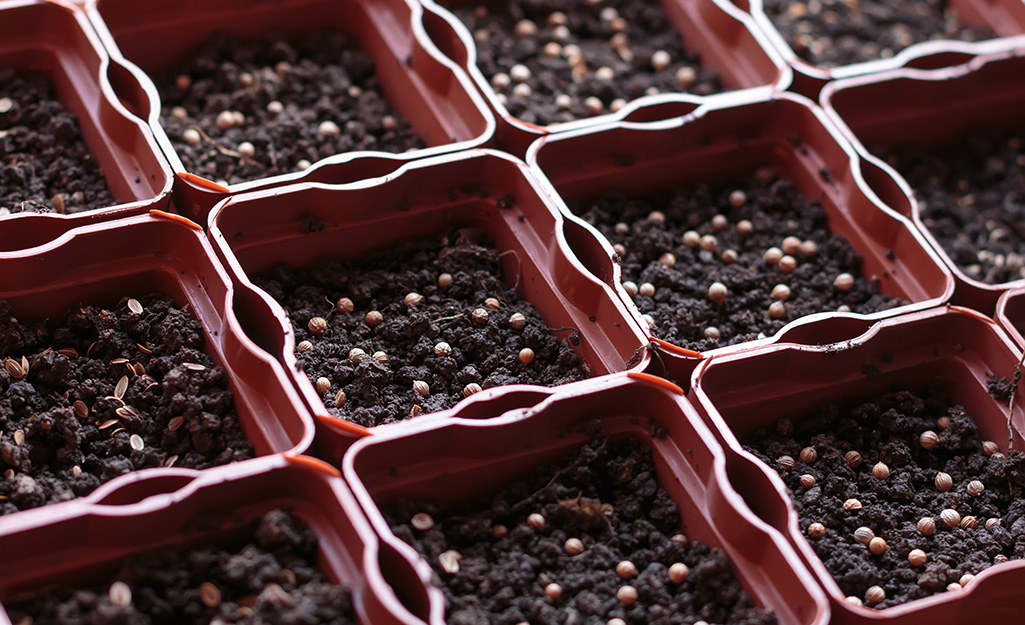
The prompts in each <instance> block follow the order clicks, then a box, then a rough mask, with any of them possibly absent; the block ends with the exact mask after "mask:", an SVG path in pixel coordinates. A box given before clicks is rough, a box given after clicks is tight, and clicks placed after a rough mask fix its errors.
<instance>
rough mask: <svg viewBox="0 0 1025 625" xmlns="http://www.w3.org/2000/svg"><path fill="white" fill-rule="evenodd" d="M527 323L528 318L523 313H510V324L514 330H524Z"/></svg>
mask: <svg viewBox="0 0 1025 625" xmlns="http://www.w3.org/2000/svg"><path fill="white" fill-rule="evenodd" d="M526 325H527V318H526V317H524V316H523V314H522V313H513V314H511V315H509V326H510V327H511V328H512V329H513V330H522V329H523V328H524V327H525V326H526Z"/></svg>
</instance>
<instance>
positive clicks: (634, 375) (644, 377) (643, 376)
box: [626, 371, 683, 395]
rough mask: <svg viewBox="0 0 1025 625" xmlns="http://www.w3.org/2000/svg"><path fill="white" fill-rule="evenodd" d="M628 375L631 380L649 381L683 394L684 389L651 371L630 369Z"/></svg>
mask: <svg viewBox="0 0 1025 625" xmlns="http://www.w3.org/2000/svg"><path fill="white" fill-rule="evenodd" d="M626 377H628V378H630V379H631V380H640V381H641V382H649V383H651V384H654V385H655V386H661V387H662V388H664V389H666V390H669V391H672V392H674V393H676V394H677V395H683V389H682V388H680V387H679V386H677V385H675V384H673V383H672V382H670V381H669V380H667V379H665V378H660V377H658V376H657V375H651V374H650V373H641V372H639V371H628V372H627V374H626Z"/></svg>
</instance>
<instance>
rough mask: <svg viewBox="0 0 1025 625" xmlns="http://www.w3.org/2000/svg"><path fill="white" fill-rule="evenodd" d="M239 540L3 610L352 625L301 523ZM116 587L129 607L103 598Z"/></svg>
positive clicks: (140, 619) (82, 624)
mask: <svg viewBox="0 0 1025 625" xmlns="http://www.w3.org/2000/svg"><path fill="white" fill-rule="evenodd" d="M246 533H247V537H246V538H245V539H244V540H236V541H235V542H236V543H238V544H237V545H235V546H234V547H230V546H229V547H226V546H225V545H224V544H206V545H203V546H200V547H196V548H194V549H191V550H182V549H163V550H159V551H153V552H148V553H143V554H139V555H136V556H133V557H131V558H129V559H127V560H126V561H125V562H124V563H123V565H122V566H121V570H120V571H119V572H118V573H117V574H116V576H115V577H114V578H113V579H111V582H110V583H107V584H103V585H95V586H91V587H87V588H81V587H79V588H72V587H68V586H57V587H54V588H50V589H48V590H46V591H43V592H42V593H39V594H38V595H36V596H35V597H33V598H32V599H30V600H27V601H24V602H21V603H13V604H9V605H7V606H6V607H7V609H8V610H9V613H10V616H11V620H12V622H14V623H16V624H19V625H20V624H21V623H25V624H26V625H28V624H34V625H45V624H47V623H53V624H55V625H57V624H59V625H87V624H88V625H106V624H108V623H109V624H111V625H114V624H118V625H148V624H151V623H152V624H154V625H160V624H167V625H178V624H180V623H181V624H195V625H200V624H202V625H207V623H212V624H225V623H237V624H238V625H263V624H266V625H278V624H281V625H307V624H313V623H316V624H317V625H321V624H323V625H350V624H351V625H355V623H356V622H357V621H356V616H355V612H354V610H353V606H352V596H351V594H350V592H349V590H348V589H347V588H345V587H343V586H338V585H335V584H331V583H330V582H329V581H328V580H327V578H326V577H325V576H324V574H323V573H321V572H320V570H318V569H317V549H318V546H317V537H316V535H315V534H314V533H313V532H312V531H311V530H310V529H309V528H308V527H307V526H306V525H305V524H303V523H302V522H301V521H298V520H296V519H294V518H292V517H291V516H289V515H288V514H287V513H285V512H282V511H280V510H277V511H274V512H270V513H268V514H267V515H265V516H264V517H263V518H262V519H260V520H259V521H258V522H256V523H254V524H253V525H251V526H250V527H249V528H248V531H247V532H246ZM229 542H230V541H229ZM117 582H121V583H123V584H127V586H128V588H129V590H130V591H131V592H130V597H131V599H130V602H129V603H124V602H121V600H120V599H119V595H118V594H117V592H112V591H111V585H112V583H117ZM210 585H212V587H213V588H212V589H211V587H210ZM204 588H205V594H204ZM112 598H114V599H117V600H118V601H119V602H118V603H114V602H113V601H112Z"/></svg>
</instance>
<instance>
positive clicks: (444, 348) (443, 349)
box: [434, 341, 452, 357]
mask: <svg viewBox="0 0 1025 625" xmlns="http://www.w3.org/2000/svg"><path fill="white" fill-rule="evenodd" d="M434 355H435V356H442V357H444V356H450V355H452V346H451V345H449V344H448V343H446V342H445V341H441V342H440V343H438V344H437V345H435V346H434Z"/></svg>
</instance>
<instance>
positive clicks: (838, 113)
mask: <svg viewBox="0 0 1025 625" xmlns="http://www.w3.org/2000/svg"><path fill="white" fill-rule="evenodd" d="M934 61H936V62H942V64H941V65H939V66H932V65H928V64H927V65H926V68H922V69H919V62H922V63H927V62H928V63H930V64H931V63H932V62H934ZM1023 70H1025V37H1022V38H1018V39H1013V40H1007V41H994V42H990V43H985V44H976V45H974V46H968V47H965V48H964V49H962V50H957V49H951V50H948V52H947V53H946V54H943V55H938V56H924V57H912V58H909V59H908V61H907V63H906V64H905V66H903V67H901V68H899V69H894V70H892V71H886V72H881V73H877V74H871V75H866V76H860V77H855V78H850V79H846V80H840V81H836V82H834V83H831V84H829V85H828V86H827V87H826V88H825V89H824V90H823V92H822V106H823V108H824V109H825V110H826V111H827V114H828V115H829V116H830V118H831V119H832V120H833V121H834V122H836V124H837V126H838V127H840V129H841V131H842V132H843V133H844V134H845V135H846V136H847V137H848V139H849V140H850V141H851V142H852V143H853V144H854V146H855V149H856V150H857V152H858V153H859V154H860V155H861V156H862V159H861V164H862V169H861V174H862V176H863V177H864V179H865V180H866V182H867V183H868V186H869V187H870V188H871V189H872V191H873V192H874V194H875V196H876V197H877V198H878V199H879V200H880V201H881V202H882V203H884V204H885V205H887V206H888V207H890V208H891V209H892V210H894V211H896V212H899V213H900V214H902V215H904V216H905V217H909V218H911V219H912V220H914V222H915V225H916V226H917V228H918V229H919V230H921V231H922V233H923V234H924V236H925V237H926V238H927V239H928V240H929V242H930V244H931V245H932V246H933V247H934V248H935V249H936V250H937V253H938V254H939V255H940V257H941V258H942V259H943V262H944V264H946V265H947V267H948V268H949V270H950V272H951V273H952V274H953V275H954V278H955V281H956V285H957V289H956V292H955V294H954V296H953V299H952V300H951V301H952V303H955V304H958V305H962V306H968V307H971V308H974V309H976V310H979V311H982V312H984V313H987V314H990V313H991V312H992V311H993V307H994V305H995V304H996V301H997V298H998V297H999V296H1000V294H1001V293H1002V292H1004V291H1005V290H1007V289H1009V288H1014V287H1017V286H1021V285H1023V284H1025V279H1021V280H1014V281H1012V282H1006V283H1003V284H987V283H984V282H982V281H980V280H976V279H975V278H972V277H970V276H968V275H967V274H966V273H965V272H964V271H963V270H962V269H961V268H960V267H958V266H957V265H956V264H955V263H954V261H953V260H952V259H951V258H950V256H949V255H948V254H947V253H945V252H944V251H943V249H942V248H941V247H940V245H939V243H938V242H937V241H936V240H935V238H934V237H933V236H932V234H931V233H930V232H929V229H928V228H927V227H926V226H925V225H924V224H923V223H922V219H921V216H920V211H921V207H920V205H919V202H918V200H917V199H916V198H915V196H914V195H913V193H912V190H911V188H910V187H909V185H908V183H907V182H906V181H905V180H904V179H903V178H902V177H901V176H900V174H899V173H897V172H896V171H895V170H894V169H893V167H891V166H890V165H889V164H888V163H886V162H885V161H883V160H882V159H879V158H877V157H876V156H873V155H872V154H871V153H870V152H869V148H868V147H867V146H878V147H883V148H887V149H889V148H894V147H898V146H904V145H915V146H923V147H927V146H931V145H934V144H937V143H942V142H944V141H949V140H952V139H954V138H957V137H963V136H967V135H969V134H971V133H972V132H973V131H975V130H982V129H992V128H1001V127H1006V126H1009V125H1011V124H1014V123H1019V124H1020V123H1022V122H1023V121H1025V106H1023V104H1025V87H1023V85H1022V83H1021V81H1020V80H1018V78H1019V77H1020V76H1021V75H1022V71H1023Z"/></svg>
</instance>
